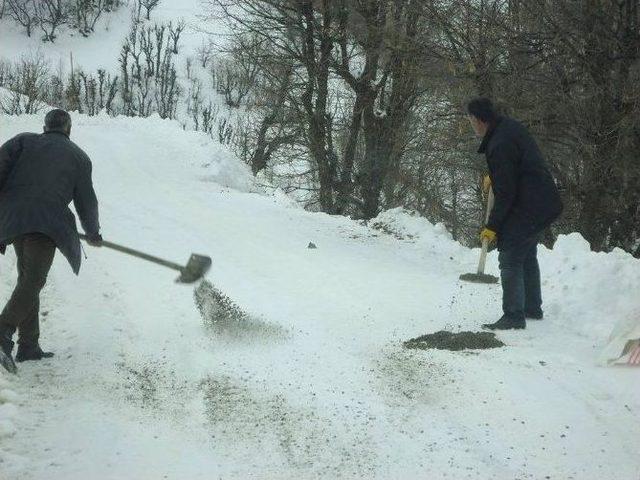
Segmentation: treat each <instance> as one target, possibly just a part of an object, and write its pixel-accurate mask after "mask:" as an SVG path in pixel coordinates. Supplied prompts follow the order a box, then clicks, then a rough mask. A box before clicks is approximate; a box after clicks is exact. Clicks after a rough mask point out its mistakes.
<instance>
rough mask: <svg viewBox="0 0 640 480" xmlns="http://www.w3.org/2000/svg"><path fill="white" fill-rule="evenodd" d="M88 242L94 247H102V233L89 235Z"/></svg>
mask: <svg viewBox="0 0 640 480" xmlns="http://www.w3.org/2000/svg"><path fill="white" fill-rule="evenodd" d="M87 243H88V244H89V245H91V246H92V247H101V246H102V235H100V234H99V233H96V234H94V235H87Z"/></svg>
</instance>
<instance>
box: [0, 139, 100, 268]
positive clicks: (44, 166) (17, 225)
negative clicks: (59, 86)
mask: <svg viewBox="0 0 640 480" xmlns="http://www.w3.org/2000/svg"><path fill="white" fill-rule="evenodd" d="M72 200H73V203H74V205H75V209H76V212H78V215H79V216H80V221H81V223H82V227H83V228H84V231H85V232H86V233H87V234H88V235H89V236H94V235H97V234H98V233H99V230H100V225H99V223H98V201H97V199H96V194H95V192H94V190H93V184H92V182H91V161H90V160H89V157H88V156H87V154H86V153H84V152H83V151H82V150H81V149H80V147H78V146H77V145H76V144H75V143H73V142H72V141H71V140H69V137H67V136H66V135H65V134H64V133H61V132H48V133H42V134H36V133H22V134H20V135H17V136H15V137H13V138H12V139H11V140H9V141H7V142H6V143H5V144H4V145H2V146H1V147H0V246H2V247H3V249H2V250H4V246H6V245H7V244H8V243H11V241H12V239H14V238H16V237H18V236H19V235H23V234H25V233H34V232H39V233H44V234H45V235H47V236H49V237H51V239H53V241H54V242H55V243H56V246H57V247H58V249H59V250H60V251H61V252H62V253H63V254H64V256H65V257H66V258H67V260H68V261H69V263H70V264H71V268H73V271H74V272H75V273H76V274H77V273H78V271H79V270H80V262H81V255H80V240H79V238H78V232H77V230H76V220H75V217H74V215H73V213H72V212H71V210H70V209H69V203H70V202H71V201H72Z"/></svg>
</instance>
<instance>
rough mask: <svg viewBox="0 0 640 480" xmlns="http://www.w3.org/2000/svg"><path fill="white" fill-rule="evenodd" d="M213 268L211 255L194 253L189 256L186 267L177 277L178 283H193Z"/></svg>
mask: <svg viewBox="0 0 640 480" xmlns="http://www.w3.org/2000/svg"><path fill="white" fill-rule="evenodd" d="M210 268H211V257H207V256H206V255H198V254H196V253H192V254H191V257H189V261H188V262H187V265H186V267H184V268H183V269H182V271H181V273H180V276H179V277H178V278H177V279H176V282H178V283H193V282H195V281H197V280H200V279H201V278H202V277H204V275H205V274H206V273H207V272H208V271H209V269H210Z"/></svg>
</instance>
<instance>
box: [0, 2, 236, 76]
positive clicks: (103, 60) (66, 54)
mask: <svg viewBox="0 0 640 480" xmlns="http://www.w3.org/2000/svg"><path fill="white" fill-rule="evenodd" d="M130 3H131V5H124V6H122V7H121V8H119V9H118V10H116V11H115V12H109V13H104V14H103V15H102V16H101V17H100V19H99V20H98V22H97V24H96V27H95V31H94V32H93V34H91V35H89V36H88V37H83V36H82V35H81V34H80V33H79V32H77V31H76V30H74V29H71V28H68V27H66V26H62V27H61V28H60V30H59V31H57V32H56V35H57V38H56V40H55V42H53V43H51V42H46V43H45V42H42V40H41V38H42V32H41V31H40V29H39V28H37V27H36V28H35V29H34V30H33V32H32V35H31V37H27V36H26V33H25V30H24V28H23V27H21V26H19V25H17V24H16V23H15V22H13V21H12V20H11V19H9V18H8V17H7V16H5V17H4V18H3V19H0V31H2V48H1V49H0V58H1V57H5V58H8V59H10V60H13V59H16V58H19V57H20V56H22V55H32V54H33V53H34V52H41V53H42V54H43V55H44V56H45V57H46V58H47V59H48V60H49V61H50V62H51V64H52V65H53V66H54V67H57V65H58V64H61V65H63V66H65V68H66V70H67V71H68V70H69V64H70V53H72V54H73V62H74V66H75V67H76V68H77V67H78V66H80V67H82V68H83V69H84V71H85V72H95V71H96V70H98V69H99V68H102V69H105V70H106V71H108V72H113V73H117V72H119V69H120V67H119V64H118V56H119V55H120V48H121V47H122V44H123V43H124V39H125V37H126V36H127V35H128V34H129V31H130V28H131V15H132V12H131V8H132V5H133V2H130ZM204 11H205V10H204V9H203V6H202V2H201V0H179V1H178V0H161V1H160V3H159V4H158V7H157V8H156V9H154V10H153V11H152V12H151V23H158V24H160V23H163V22H167V23H168V22H170V21H171V22H173V23H174V24H176V23H178V22H179V21H184V22H185V24H186V28H185V30H184V32H183V33H182V35H181V36H180V44H181V45H182V46H183V48H184V49H185V50H186V51H187V52H188V54H189V55H194V54H195V52H196V50H197V48H198V47H200V46H201V45H202V39H203V34H202V31H205V30H206V31H208V32H212V33H214V34H215V33H218V35H220V36H221V37H222V36H223V35H224V33H225V28H224V26H223V24H222V23H221V22H216V21H215V20H214V19H211V18H207V19H204V18H201V15H200V13H201V12H202V13H204Z"/></svg>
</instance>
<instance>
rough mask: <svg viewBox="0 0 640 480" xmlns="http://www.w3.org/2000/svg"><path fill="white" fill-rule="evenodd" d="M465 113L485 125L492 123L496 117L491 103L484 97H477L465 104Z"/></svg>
mask: <svg viewBox="0 0 640 480" xmlns="http://www.w3.org/2000/svg"><path fill="white" fill-rule="evenodd" d="M467 112H468V113H469V115H472V116H474V117H476V118H477V119H478V120H480V121H481V122H485V123H491V122H494V121H495V120H496V118H497V117H498V114H497V113H496V110H495V108H494V107H493V103H492V102H491V100H489V99H488V98H486V97H477V98H474V99H472V100H470V101H469V103H468V104H467Z"/></svg>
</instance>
